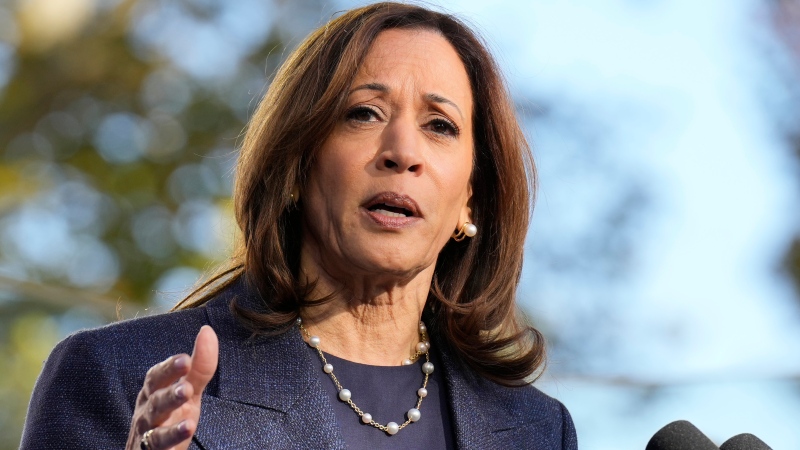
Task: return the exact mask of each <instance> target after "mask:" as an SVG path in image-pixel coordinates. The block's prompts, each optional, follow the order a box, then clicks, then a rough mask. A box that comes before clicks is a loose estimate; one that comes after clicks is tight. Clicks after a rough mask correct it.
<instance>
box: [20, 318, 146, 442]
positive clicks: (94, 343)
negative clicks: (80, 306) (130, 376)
mask: <svg viewBox="0 0 800 450" xmlns="http://www.w3.org/2000/svg"><path fill="white" fill-rule="evenodd" d="M116 359H117V357H116V354H115V351H114V346H113V345H109V344H108V343H106V342H104V341H103V340H102V339H101V338H99V337H98V334H97V333H93V332H79V333H77V334H74V335H72V336H70V337H68V338H66V339H65V340H64V341H62V342H61V343H59V344H58V345H57V346H56V348H55V349H54V350H53V352H52V353H51V354H50V357H49V358H48V359H47V361H46V362H45V364H44V369H43V370H42V373H41V375H39V378H38V380H37V381H36V386H35V388H34V391H33V396H32V397H31V402H30V405H29V407H28V415H27V418H26V420H25V427H24V429H23V432H22V442H21V444H20V448H21V449H22V450H29V449H30V450H33V449H36V450H49V449H76V450H77V449H81V450H89V449H98V450H99V449H114V448H124V447H125V442H126V440H127V436H128V430H129V428H130V421H131V417H132V414H133V411H132V409H131V405H130V403H129V400H128V399H127V394H126V392H125V390H124V389H123V386H122V381H121V378H120V376H119V374H118V371H117V364H116V362H117V361H116Z"/></svg>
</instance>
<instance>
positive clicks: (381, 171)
mask: <svg viewBox="0 0 800 450" xmlns="http://www.w3.org/2000/svg"><path fill="white" fill-rule="evenodd" d="M533 186H534V166H533V161H532V159H531V155H530V151H529V148H528V146H527V144H526V142H525V139H524V137H523V134H522V132H521V131H520V128H519V125H518V123H517V120H516V117H515V115H514V109H513V107H512V104H511V102H510V100H509V97H508V94H507V92H506V89H505V86H504V84H503V81H502V78H501V75H500V74H499V72H498V69H497V67H496V65H495V63H494V61H493V59H492V57H491V55H490V54H489V53H488V51H487V50H486V48H485V47H484V45H483V44H482V43H481V41H480V40H479V39H478V38H477V37H476V36H475V34H473V33H472V32H471V31H470V30H469V28H468V27H466V26H465V25H464V24H463V23H461V22H460V21H458V20H457V19H455V18H453V17H451V16H449V15H444V14H441V13H438V12H433V11H430V10H427V9H424V8H420V7H417V6H411V5H403V4H397V3H379V4H374V5H371V6H367V7H363V8H360V9H355V10H352V11H349V12H347V13H344V14H342V15H341V16H339V17H337V18H336V19H334V20H333V21H331V22H330V23H328V24H326V25H325V26H323V27H322V28H320V29H319V30H317V31H315V32H314V33H312V34H311V35H310V36H309V37H308V38H307V39H306V40H305V41H304V42H303V43H302V44H301V45H300V46H299V48H298V49H297V50H296V51H295V52H294V53H293V54H292V55H291V56H290V57H289V58H288V60H287V61H286V62H285V64H284V65H283V66H282V68H281V69H280V71H279V72H278V74H277V76H276V78H275V80H274V82H273V83H272V84H271V86H270V88H269V91H268V92H267V94H266V96H265V97H264V99H263V100H262V101H261V103H260V105H259V107H258V109H257V111H256V112H255V114H254V115H253V117H252V119H251V121H250V124H249V126H248V129H247V133H246V136H245V138H244V141H243V144H242V148H241V154H240V157H239V161H238V167H237V171H236V188H235V194H234V200H235V210H236V219H237V222H238V226H239V228H240V230H241V235H240V243H239V245H238V249H237V250H236V251H235V253H234V255H233V257H232V258H231V260H230V262H229V264H227V265H226V266H225V267H223V268H221V269H220V270H219V271H218V272H217V274H216V275H215V276H213V277H211V279H210V280H208V281H207V282H206V283H205V284H203V285H202V286H201V287H200V288H198V289H197V290H196V291H195V292H194V293H192V294H191V295H190V296H189V297H188V298H186V299H185V300H183V301H182V302H181V303H180V304H179V305H178V306H177V307H176V308H175V310H174V311H172V312H170V313H167V314H163V315H157V316H151V317H145V318H139V319H135V320H129V321H123V322H119V323H116V324H113V325H109V326H106V327H103V328H100V329H96V330H89V331H82V332H79V333H76V334H74V335H72V336H70V337H68V338H67V339H66V340H64V341H63V342H61V343H60V344H59V345H58V346H57V347H56V349H55V350H54V351H53V353H52V354H51V356H50V357H49V359H48V360H47V362H46V364H45V367H44V370H43V372H42V374H41V376H40V377H39V380H38V382H37V384H36V389H35V392H34V394H33V397H32V399H31V404H30V410H29V413H28V417H27V422H26V425H25V430H24V433H23V434H24V435H23V439H22V448H23V449H110V448H122V447H123V446H125V448H127V449H128V450H133V449H144V450H163V449H186V448H201V449H206V450H211V449H222V448H225V449H265V448H351V449H358V448H365V449H366V448H369V449H374V448H437V449H438V448H442V449H446V448H465V449H492V448H502V449H512V448H533V449H576V448H577V442H576V437H575V430H574V427H573V424H572V421H571V419H570V416H569V413H568V412H567V411H566V409H565V408H564V407H563V406H562V405H561V404H560V403H559V402H558V401H556V400H554V399H552V398H550V397H548V396H546V395H544V394H542V393H541V392H540V391H538V390H537V389H536V388H534V387H533V386H531V385H530V384H529V382H530V380H531V379H532V378H533V377H534V376H535V375H536V374H537V373H539V372H540V370H541V368H542V365H543V363H544V344H543V339H542V337H541V335H540V334H539V332H538V331H536V330H535V329H533V328H532V327H531V326H530V325H528V324H527V323H526V322H525V320H524V318H522V317H521V315H520V313H519V311H518V310H517V308H516V306H515V295H516V289H517V284H518V282H519V277H520V271H521V268H522V255H523V243H524V241H525V235H526V231H527V226H528V219H529V213H530V207H531V199H532V189H533Z"/></svg>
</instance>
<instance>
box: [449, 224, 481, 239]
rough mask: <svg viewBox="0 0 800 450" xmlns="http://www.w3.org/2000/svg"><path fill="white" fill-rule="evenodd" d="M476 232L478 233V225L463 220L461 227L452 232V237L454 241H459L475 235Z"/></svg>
mask: <svg viewBox="0 0 800 450" xmlns="http://www.w3.org/2000/svg"><path fill="white" fill-rule="evenodd" d="M476 234H478V227H477V226H475V224H474V223H470V222H464V225H461V228H459V230H458V231H457V232H455V233H453V236H452V237H453V240H454V241H456V242H461V241H463V240H464V238H466V237H475V235H476Z"/></svg>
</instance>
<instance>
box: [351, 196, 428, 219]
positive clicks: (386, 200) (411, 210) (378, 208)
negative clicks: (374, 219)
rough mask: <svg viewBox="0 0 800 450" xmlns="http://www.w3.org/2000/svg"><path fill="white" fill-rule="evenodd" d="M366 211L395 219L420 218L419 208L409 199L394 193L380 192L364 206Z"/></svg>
mask: <svg viewBox="0 0 800 450" xmlns="http://www.w3.org/2000/svg"><path fill="white" fill-rule="evenodd" d="M363 206H364V207H365V208H366V209H367V210H369V211H371V212H374V213H377V214H380V215H383V216H386V217H395V218H408V217H420V216H421V214H420V213H419V207H418V206H417V203H416V202H415V201H414V199H412V198H411V197H409V196H407V195H401V194H398V193H395V192H381V193H380V194H378V195H376V196H374V197H372V198H371V199H369V200H368V201H367V202H366V203H365V204H364V205H363Z"/></svg>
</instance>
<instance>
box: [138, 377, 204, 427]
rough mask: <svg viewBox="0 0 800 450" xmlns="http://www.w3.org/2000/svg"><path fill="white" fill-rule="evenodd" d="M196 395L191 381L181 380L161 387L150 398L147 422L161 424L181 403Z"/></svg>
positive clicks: (145, 415) (145, 416)
mask: <svg viewBox="0 0 800 450" xmlns="http://www.w3.org/2000/svg"><path fill="white" fill-rule="evenodd" d="M192 395H194V387H193V386H192V385H191V383H187V382H186V381H181V382H178V383H175V385H173V386H167V387H165V388H162V389H159V390H158V391H156V392H155V393H154V394H153V395H151V396H150V399H149V400H148V404H147V409H146V411H145V414H144V418H145V420H146V421H147V423H149V424H152V425H151V426H154V425H155V424H161V423H164V421H165V420H167V418H168V417H169V416H170V415H171V414H172V412H173V411H174V410H176V409H178V408H179V407H180V406H181V405H183V404H184V403H186V401H187V400H188V399H189V398H191V397H192Z"/></svg>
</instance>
